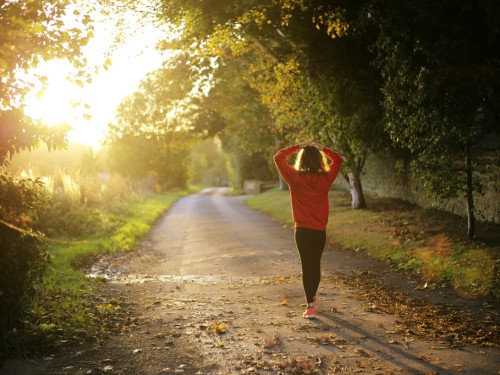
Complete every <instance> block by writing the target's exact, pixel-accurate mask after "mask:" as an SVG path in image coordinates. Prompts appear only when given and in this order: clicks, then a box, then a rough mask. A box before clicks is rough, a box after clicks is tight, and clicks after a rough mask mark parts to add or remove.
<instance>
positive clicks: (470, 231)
mask: <svg viewBox="0 0 500 375" xmlns="http://www.w3.org/2000/svg"><path fill="white" fill-rule="evenodd" d="M465 173H466V179H467V236H468V237H469V238H470V239H473V238H474V234H475V233H474V232H475V224H476V218H475V216H474V195H473V194H474V190H473V185H472V160H471V154H470V145H467V146H465Z"/></svg>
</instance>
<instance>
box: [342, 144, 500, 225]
mask: <svg viewBox="0 0 500 375" xmlns="http://www.w3.org/2000/svg"><path fill="white" fill-rule="evenodd" d="M482 157H483V159H484V160H487V164H486V165H484V166H481V168H478V169H477V170H476V174H475V177H476V178H479V180H480V181H481V183H482V185H483V190H484V191H483V194H482V195H480V194H477V193H476V194H475V196H474V204H475V208H476V216H477V219H478V220H481V221H489V222H494V223H500V150H489V151H483V153H482ZM396 161H397V157H396V156H395V155H394V153H393V151H392V150H386V151H383V152H379V153H377V154H372V155H369V157H368V158H367V160H366V164H365V168H364V169H365V172H364V174H363V176H362V177H361V183H362V185H363V191H364V192H365V193H366V194H369V195H375V196H380V197H386V198H398V199H403V200H406V201H409V202H412V203H415V204H417V205H419V206H420V207H424V208H437V209H443V210H445V211H449V212H452V213H455V214H457V215H460V216H466V215H467V202H466V200H465V198H457V199H451V200H447V201H444V202H439V201H437V200H436V199H432V198H429V197H428V196H427V194H426V192H425V190H424V188H423V186H422V185H421V183H420V182H419V181H417V180H416V179H414V178H412V177H411V176H410V175H409V174H408V173H405V174H402V173H399V172H398V171H397V170H396V168H395V165H396ZM335 184H336V185H337V186H341V187H343V188H347V189H348V188H349V185H348V184H347V182H346V181H345V179H344V178H341V177H339V178H338V179H337V181H336V182H335Z"/></svg>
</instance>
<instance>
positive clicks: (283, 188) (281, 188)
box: [280, 175, 289, 190]
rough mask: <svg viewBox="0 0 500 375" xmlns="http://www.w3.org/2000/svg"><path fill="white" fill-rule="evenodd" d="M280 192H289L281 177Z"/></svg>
mask: <svg viewBox="0 0 500 375" xmlns="http://www.w3.org/2000/svg"><path fill="white" fill-rule="evenodd" d="M280 190H289V188H288V184H287V183H286V182H285V180H283V177H281V175H280Z"/></svg>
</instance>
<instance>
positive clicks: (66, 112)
mask: <svg viewBox="0 0 500 375" xmlns="http://www.w3.org/2000/svg"><path fill="white" fill-rule="evenodd" d="M112 27H113V24H112V22H109V23H107V24H106V23H103V24H100V25H97V27H96V30H95V37H94V38H93V39H92V40H91V41H90V42H89V45H87V46H86V49H85V56H86V58H87V59H88V61H89V64H99V65H102V64H103V63H104V61H105V60H106V58H107V57H106V52H107V51H108V48H109V47H110V42H111V41H112V40H113V37H114V36H113V35H111V33H112ZM162 35H163V37H164V36H165V34H164V32H163V33H161V32H160V31H159V30H156V29H154V28H153V27H151V26H150V27H147V26H146V27H142V28H141V29H139V30H138V31H137V32H135V33H134V34H133V36H131V37H129V38H128V39H127V40H125V41H124V43H123V44H122V45H119V46H118V47H117V49H116V50H115V51H114V52H113V54H112V55H111V61H112V65H111V66H110V68H109V69H108V70H107V71H106V70H104V69H102V71H101V72H100V73H99V74H98V75H96V76H94V77H93V82H92V83H90V84H85V86H84V87H83V88H80V87H79V86H77V85H76V84H74V83H70V82H69V81H68V80H67V79H66V77H67V75H68V73H69V71H70V69H71V66H70V64H69V63H68V62H66V61H48V62H45V63H43V64H41V65H40V66H39V67H37V69H36V70H35V72H36V73H38V74H43V75H46V76H47V77H48V82H49V83H48V89H47V90H46V92H45V94H44V95H43V96H42V97H40V98H38V99H37V98H35V97H32V98H30V99H29V100H27V101H26V113H27V114H28V115H29V116H31V117H33V118H35V119H42V120H43V122H44V123H46V124H49V125H57V124H60V123H62V122H67V123H68V124H69V125H70V126H71V127H72V128H73V130H72V131H71V132H70V133H69V135H68V139H69V141H70V142H75V143H83V144H85V145H88V146H92V147H94V148H98V147H99V146H100V142H102V140H103V139H104V134H105V131H106V126H107V124H108V123H109V122H110V121H112V120H113V118H114V113H115V109H116V107H117V105H118V104H119V103H120V102H121V100H122V99H123V98H124V97H125V96H127V95H128V94H131V93H132V92H134V91H135V89H136V88H137V85H138V83H139V81H140V80H141V79H142V78H144V76H145V74H146V73H147V72H149V71H152V70H154V69H156V68H159V67H160V65H161V63H162V61H163V60H164V59H165V57H163V56H162V55H161V54H160V53H159V52H158V51H156V50H155V43H156V42H157V41H158V40H159V39H160V38H161V36H162ZM79 101H83V102H84V103H87V105H88V106H89V108H88V109H86V110H85V113H86V114H89V115H91V116H92V117H91V119H90V120H86V119H85V118H84V117H83V111H82V107H80V109H77V108H75V107H74V106H72V103H75V102H79Z"/></svg>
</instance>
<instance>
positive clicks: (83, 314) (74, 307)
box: [26, 191, 186, 346]
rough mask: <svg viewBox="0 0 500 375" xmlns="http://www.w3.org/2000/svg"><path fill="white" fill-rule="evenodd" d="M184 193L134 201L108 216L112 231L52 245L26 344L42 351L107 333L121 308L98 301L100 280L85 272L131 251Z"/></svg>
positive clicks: (172, 193) (179, 192)
mask: <svg viewBox="0 0 500 375" xmlns="http://www.w3.org/2000/svg"><path fill="white" fill-rule="evenodd" d="M184 195H186V192H185V191H178V192H170V193H164V194H157V195H153V196H149V197H141V198H136V199H133V200H131V201H129V202H127V203H126V204H124V205H123V206H121V207H120V208H119V209H118V210H117V211H116V212H114V213H112V214H107V216H108V219H109V220H110V221H111V222H112V223H113V232H112V233H111V234H110V235H107V236H102V237H92V238H87V239H83V240H82V239H71V238H64V239H60V240H61V241H59V242H60V243H62V242H63V241H64V242H66V243H69V242H72V243H71V244H59V243H56V244H55V245H54V246H53V247H52V249H51V253H52V261H51V265H50V267H49V269H48V271H47V273H46V275H45V277H44V279H43V283H42V284H41V285H40V286H39V291H38V297H37V299H36V301H34V303H33V307H32V310H31V313H30V314H29V318H30V321H29V322H26V323H27V326H28V327H29V329H28V330H29V334H30V335H31V337H30V338H28V341H32V340H33V341H35V342H36V343H37V344H40V343H42V344H44V345H45V346H57V345H59V344H64V343H67V341H68V338H71V339H73V340H84V339H85V338H86V337H89V336H92V335H98V334H99V333H102V332H103V331H106V330H107V329H108V328H109V327H107V323H108V319H107V318H108V317H109V316H110V315H112V314H113V312H115V311H116V310H117V309H119V306H118V304H117V303H116V301H98V300H96V298H95V292H94V291H95V288H96V286H97V285H98V283H99V282H100V280H99V279H92V278H89V277H88V276H87V275H86V271H85V270H86V269H87V268H88V266H90V265H91V264H92V263H93V262H94V261H95V260H96V259H98V258H99V257H100V256H104V255H107V254H113V253H118V252H124V251H129V250H132V249H133V247H134V246H135V245H136V243H137V242H138V241H139V240H140V239H141V238H143V237H144V236H145V235H146V234H147V233H148V232H149V230H150V228H151V226H152V225H153V224H154V223H155V222H156V220H157V219H158V218H159V217H160V216H161V215H162V214H163V213H164V212H165V211H166V210H167V209H168V208H169V207H170V206H171V205H172V204H173V203H174V202H175V201H176V200H177V199H179V198H180V197H182V196H184Z"/></svg>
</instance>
